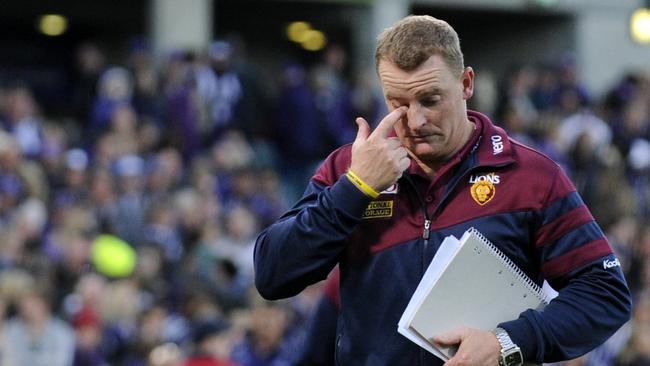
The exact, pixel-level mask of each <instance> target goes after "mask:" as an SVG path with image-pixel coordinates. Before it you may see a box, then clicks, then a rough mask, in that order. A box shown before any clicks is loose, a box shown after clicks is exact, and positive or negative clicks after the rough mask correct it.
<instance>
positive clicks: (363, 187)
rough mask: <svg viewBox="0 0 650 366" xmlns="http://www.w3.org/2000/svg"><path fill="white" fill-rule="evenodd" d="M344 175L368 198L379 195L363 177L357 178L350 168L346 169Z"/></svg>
mask: <svg viewBox="0 0 650 366" xmlns="http://www.w3.org/2000/svg"><path fill="white" fill-rule="evenodd" d="M345 175H346V176H347V177H348V179H349V180H350V182H352V184H354V186H355V187H357V188H358V189H359V190H360V191H361V192H363V193H364V194H366V196H368V197H370V198H377V197H379V192H377V191H376V190H375V189H374V188H372V187H371V186H370V185H368V184H367V183H366V182H365V181H363V179H361V178H359V176H358V175H356V174H355V173H354V172H353V171H352V170H348V171H347V173H345Z"/></svg>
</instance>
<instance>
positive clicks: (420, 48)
mask: <svg viewBox="0 0 650 366" xmlns="http://www.w3.org/2000/svg"><path fill="white" fill-rule="evenodd" d="M376 65H377V72H378V75H379V78H380V79H381V83H382V86H383V89H384V96H385V99H386V103H387V105H388V107H389V110H391V112H390V113H389V114H388V115H387V116H386V117H385V118H384V119H383V120H382V121H381V122H380V123H379V125H378V126H377V128H376V129H375V130H374V131H371V130H370V128H369V126H368V124H367V123H366V121H364V120H363V119H361V118H359V119H357V121H356V122H357V124H358V128H359V130H358V134H357V137H356V140H355V141H354V143H353V144H352V145H351V146H350V145H347V146H343V147H342V148H340V149H338V150H336V151H335V152H334V153H332V154H331V155H330V156H329V157H328V158H327V160H326V161H325V162H324V163H323V165H322V166H321V167H320V168H319V170H318V171H317V172H316V174H315V175H314V177H313V178H312V180H311V182H310V183H309V185H308V187H307V189H306V191H305V193H304V196H303V197H302V199H301V200H300V201H298V203H297V204H296V205H295V206H294V207H293V209H291V210H290V211H289V212H287V213H286V214H285V215H284V216H283V217H282V218H281V219H280V220H279V221H278V222H276V223H275V224H273V225H272V226H270V227H269V228H268V229H266V230H265V231H263V232H262V233H261V234H260V236H259V238H258V239H257V244H256V249H255V267H256V285H257V288H258V290H259V291H260V293H261V294H262V295H263V296H265V297H267V298H272V299H275V298H282V297H288V296H292V295H295V294H297V293H299V292H300V291H301V290H302V289H303V288H304V287H305V286H307V285H309V284H311V283H314V282H316V281H320V280H322V279H324V278H325V277H326V276H327V274H328V273H329V271H330V270H331V269H332V268H333V267H334V266H335V265H336V264H337V263H338V264H339V268H340V272H341V277H340V299H341V313H340V314H339V321H338V329H337V338H336V360H337V363H338V364H339V365H373V366H376V365H434V364H441V363H442V361H440V360H438V359H436V358H435V357H434V356H432V355H431V354H429V353H427V352H426V351H424V350H422V349H420V348H419V347H418V346H416V345H415V344H413V343H411V342H410V341H408V340H407V339H406V338H404V337H402V336H401V335H399V334H398V333H397V322H398V320H399V317H400V316H401V314H402V312H403V311H404V308H405V307H406V304H407V303H408V301H409V298H410V297H411V295H412V294H413V292H414V290H415V288H416V286H417V284H418V282H419V281H420V279H421V277H422V275H423V273H424V271H425V269H426V268H427V265H428V264H429V262H430V261H431V259H432V257H433V255H434V254H435V252H436V250H437V248H438V246H439V245H440V242H441V241H442V239H443V238H444V237H445V236H447V235H450V234H453V235H456V236H457V237H460V235H461V234H462V233H463V232H464V231H465V230H466V229H468V228H469V227H472V226H473V227H476V228H477V229H478V230H479V231H481V232H482V233H483V235H485V236H486V237H487V238H488V239H489V240H490V241H492V242H493V243H494V244H495V245H497V246H498V247H499V249H501V250H502V251H503V252H504V253H505V254H506V255H507V256H508V257H509V258H510V259H512V260H513V261H514V262H515V264H517V265H518V266H519V267H520V268H521V269H522V270H523V271H524V272H525V273H526V274H527V275H528V276H529V277H530V278H532V279H533V280H534V281H535V282H536V283H537V284H540V285H541V283H542V281H543V280H544V279H546V280H548V281H549V282H550V284H551V285H552V286H553V287H554V288H555V289H557V290H558V291H559V292H560V294H559V296H558V297H557V298H556V299H555V300H554V301H552V302H551V303H550V304H549V305H548V306H546V308H545V309H544V310H543V311H536V310H532V309H529V310H526V311H524V312H522V313H521V315H520V316H519V317H518V318H517V319H504V322H503V323H501V324H494V327H495V329H494V330H493V331H483V330H477V329H468V328H459V329H458V330H456V331H454V332H451V333H448V334H441V335H439V336H438V337H436V338H434V340H435V341H437V342H440V343H442V344H445V345H453V344H456V345H458V346H459V348H458V352H457V353H456V355H455V356H454V357H453V358H452V359H451V360H449V361H448V362H447V365H448V366H455V365H490V366H495V365H497V364H499V363H502V364H504V365H506V366H514V365H519V364H521V358H523V361H528V362H537V363H541V362H553V361H558V360H564V359H570V358H574V357H577V356H579V355H581V354H584V353H585V352H588V351H589V350H590V349H592V348H594V347H596V346H597V345H598V344H600V343H602V342H603V341H604V340H605V339H607V338H608V337H609V336H610V335H611V334H612V333H613V332H614V331H615V330H616V329H617V328H618V327H619V326H620V325H622V324H623V323H624V322H625V321H627V320H628V318H629V313H630V307H631V304H630V295H629V291H628V289H627V286H626V283H625V280H624V278H623V275H622V272H621V270H620V265H618V261H617V260H616V258H615V257H614V256H613V254H612V250H611V248H610V246H609V243H608V242H607V240H606V239H605V237H604V235H603V233H602V231H601V230H600V228H599V227H598V225H597V224H596V223H595V222H594V219H593V217H592V216H591V214H590V213H589V211H588V209H587V208H586V207H585V205H584V203H583V202H582V200H581V198H580V196H579V195H578V194H577V193H576V191H575V188H574V187H573V185H572V184H571V182H570V181H569V179H568V178H567V177H566V175H565V174H564V173H563V172H562V170H561V169H560V167H559V166H558V165H557V164H555V163H554V162H552V161H551V160H550V159H548V158H546V157H545V156H543V155H542V154H540V153H538V152H536V151H534V150H532V149H530V148H528V147H526V146H523V145H521V144H519V143H517V142H516V141H513V140H511V139H510V138H509V137H508V136H507V135H506V133H505V132H504V131H503V130H502V129H500V128H498V127H496V126H495V125H494V124H493V123H492V122H491V121H490V119H489V118H488V117H486V116H484V115H482V114H480V113H477V112H473V111H468V110H467V108H466V101H467V100H468V99H469V98H470V97H471V96H472V93H473V88H474V71H473V70H472V69H471V68H469V67H465V66H464V64H463V55H462V53H461V51H460V45H459V41H458V36H457V34H456V32H455V31H454V30H453V29H452V28H451V27H450V26H449V25H448V24H447V23H446V22H444V21H441V20H438V19H435V18H432V17H428V16H410V17H407V18H405V19H403V20H401V21H399V22H398V23H396V24H395V25H393V26H392V27H391V28H389V29H387V30H386V31H384V33H382V34H381V36H380V37H379V41H378V47H377V51H376ZM393 130H394V131H395V133H396V135H397V136H396V137H391V134H392V131H393ZM503 356H511V357H507V359H506V357H503ZM516 356H521V358H519V359H518V357H516Z"/></svg>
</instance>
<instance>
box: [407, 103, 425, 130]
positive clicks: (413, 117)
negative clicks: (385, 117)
mask: <svg viewBox="0 0 650 366" xmlns="http://www.w3.org/2000/svg"><path fill="white" fill-rule="evenodd" d="M406 118H407V119H408V121H407V123H408V126H409V128H410V129H412V130H417V129H418V128H420V127H422V126H424V124H425V123H426V118H425V117H424V113H422V110H421V106H420V105H419V103H411V104H410V105H409V109H408V111H407V112H406Z"/></svg>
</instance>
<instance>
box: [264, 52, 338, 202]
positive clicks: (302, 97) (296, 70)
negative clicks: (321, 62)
mask: <svg viewBox="0 0 650 366" xmlns="http://www.w3.org/2000/svg"><path fill="white" fill-rule="evenodd" d="M316 98H317V96H316V95H315V94H314V93H313V92H312V91H311V89H310V88H309V85H308V84H307V80H306V75H305V69H304V67H303V66H302V65H299V64H295V63H291V64H288V65H286V66H285V68H284V70H283V73H282V86H281V93H280V96H279V99H278V102H277V103H276V109H275V110H276V113H275V123H274V125H275V126H276V131H275V133H276V136H277V137H276V143H277V148H278V151H279V152H280V156H279V161H278V166H279V168H280V173H281V174H282V179H283V181H284V182H285V183H286V186H285V187H284V188H285V190H286V195H287V197H289V200H290V201H292V202H293V201H295V199H297V198H298V197H300V195H301V193H302V191H303V189H304V182H305V179H306V178H307V177H309V176H310V175H311V174H312V173H313V170H314V167H315V164H316V163H317V162H318V160H319V159H321V158H322V155H323V149H324V148H325V146H324V143H323V140H325V139H326V135H325V131H326V125H325V123H324V122H323V120H322V118H321V117H320V116H319V113H321V112H319V111H318V109H317V106H316ZM318 98H320V97H318ZM328 98H331V97H328ZM322 113H325V114H326V113H327V112H322Z"/></svg>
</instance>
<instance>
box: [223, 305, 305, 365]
mask: <svg viewBox="0 0 650 366" xmlns="http://www.w3.org/2000/svg"><path fill="white" fill-rule="evenodd" d="M290 322H291V317H290V313H289V311H288V310H287V308H286V305H285V304H284V303H282V302H267V301H264V300H258V301H257V303H256V304H255V305H254V306H253V310H252V314H251V323H250V329H249V331H248V333H247V334H246V337H245V338H244V340H243V341H241V342H240V343H238V344H237V345H236V346H235V347H234V349H233V351H232V356H231V357H232V360H233V361H235V362H236V363H239V364H241V365H242V366H285V365H291V364H292V362H294V359H295V358H296V357H297V355H296V354H295V351H294V350H295V347H296V345H295V344H292V342H293V341H294V340H293V339H292V338H291V334H290V332H288V329H289V324H290Z"/></svg>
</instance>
